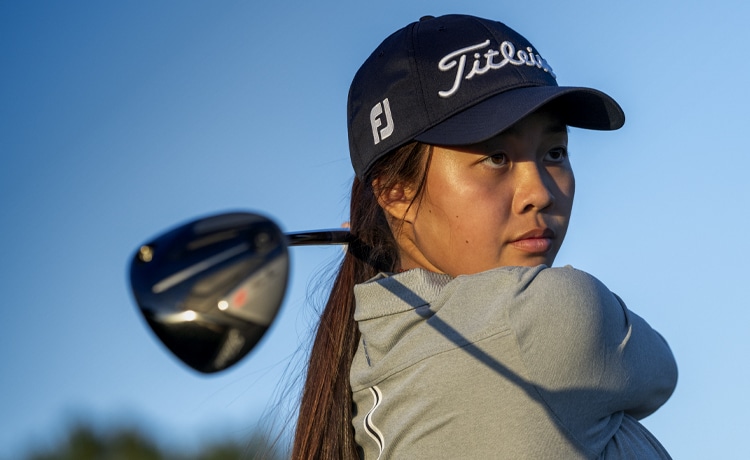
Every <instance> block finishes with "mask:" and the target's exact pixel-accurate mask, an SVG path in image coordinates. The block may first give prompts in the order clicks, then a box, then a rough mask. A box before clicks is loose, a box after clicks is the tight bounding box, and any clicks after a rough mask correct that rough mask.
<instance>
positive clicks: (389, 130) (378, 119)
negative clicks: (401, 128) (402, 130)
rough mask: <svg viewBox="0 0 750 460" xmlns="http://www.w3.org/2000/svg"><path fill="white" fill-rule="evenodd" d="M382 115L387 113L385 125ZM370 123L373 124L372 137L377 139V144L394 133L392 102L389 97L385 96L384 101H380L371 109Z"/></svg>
mask: <svg viewBox="0 0 750 460" xmlns="http://www.w3.org/2000/svg"><path fill="white" fill-rule="evenodd" d="M382 115H385V125H383V117H382ZM370 125H372V137H373V139H374V140H375V145H377V144H378V143H380V141H382V140H383V139H385V138H386V137H388V136H390V135H391V134H393V117H392V116H391V104H390V103H389V102H388V98H385V99H384V100H383V102H378V103H377V104H375V106H374V107H373V108H372V110H370ZM381 126H382V128H381Z"/></svg>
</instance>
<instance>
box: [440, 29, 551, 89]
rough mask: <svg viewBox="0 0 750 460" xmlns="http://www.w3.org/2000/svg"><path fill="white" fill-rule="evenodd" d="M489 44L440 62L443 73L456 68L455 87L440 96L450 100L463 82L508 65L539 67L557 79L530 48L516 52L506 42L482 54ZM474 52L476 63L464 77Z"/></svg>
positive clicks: (446, 57)
mask: <svg viewBox="0 0 750 460" xmlns="http://www.w3.org/2000/svg"><path fill="white" fill-rule="evenodd" d="M489 44H490V41H489V40H486V41H484V42H482V43H478V44H476V45H471V46H467V47H466V48H461V49H460V50H456V51H454V52H452V53H449V54H446V55H445V56H444V57H443V59H441V60H440V62H439V63H438V69H440V70H441V71H443V72H447V71H449V70H451V69H453V68H454V67H456V77H455V79H454V80H453V87H452V88H451V89H449V90H447V91H439V92H438V94H439V95H440V97H444V98H448V97H451V96H453V95H454V94H456V91H458V88H459V87H461V81H462V80H470V79H471V78H473V77H474V76H476V75H484V74H485V73H487V72H488V71H490V70H497V69H502V68H503V67H505V66H506V65H508V64H511V65H514V66H529V67H537V68H539V69H542V70H544V71H545V72H548V73H549V74H550V75H552V77H553V78H555V74H554V72H552V67H550V66H549V64H547V61H545V60H544V59H543V58H542V57H541V56H539V55H538V54H535V53H534V49H533V48H531V47H530V46H528V47H526V50H518V51H516V46H515V45H514V44H513V43H511V42H509V41H507V40H506V41H504V42H502V43H501V44H500V49H499V50H494V49H490V50H487V52H485V53H484V54H480V53H479V51H480V50H482V49H484V48H487V47H488V46H489ZM472 51H474V63H473V64H472V65H471V70H469V72H468V73H466V75H464V72H465V70H466V56H468V55H469V54H471V52H472ZM498 56H501V57H502V60H498Z"/></svg>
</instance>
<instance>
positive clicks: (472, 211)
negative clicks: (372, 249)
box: [394, 112, 575, 276]
mask: <svg viewBox="0 0 750 460" xmlns="http://www.w3.org/2000/svg"><path fill="white" fill-rule="evenodd" d="M567 145H568V134H567V128H566V127H565V125H563V124H562V123H561V122H560V121H559V119H558V118H557V117H556V116H554V115H552V114H550V113H548V112H537V113H534V114H532V115H530V116H528V117H527V118H524V119H523V120H521V121H520V122H518V123H516V124H515V125H514V126H513V127H511V128H510V129H508V130H506V131H504V132H503V133H501V134H500V135H498V136H496V137H494V138H492V139H490V140H488V141H486V142H483V143H480V144H476V145H472V146H469V147H457V148H451V147H437V146H436V147H434V148H433V153H432V159H431V162H430V164H429V169H428V172H427V177H426V185H425V188H424V190H423V194H422V197H421V199H417V200H415V201H414V202H413V204H412V206H411V207H409V208H402V211H403V212H404V213H405V223H404V225H403V227H402V228H401V232H400V234H399V236H398V240H399V245H400V256H401V268H402V269H410V268H417V267H420V268H424V269H427V270H430V271H433V272H438V273H448V274H450V275H452V276H458V275H460V274H471V273H478V272H481V271H485V270H489V269H492V268H496V267H501V266H534V265H539V264H546V265H551V264H552V262H553V261H554V259H555V256H556V255H557V252H558V250H559V249H560V246H561V244H562V242H563V238H564V237H565V233H566V231H567V228H568V222H569V220H570V212H571V209H572V206H573V195H574V191H575V180H574V178H573V171H572V169H571V166H570V162H569V161H568V152H567ZM394 215H395V214H394ZM402 216H404V214H402Z"/></svg>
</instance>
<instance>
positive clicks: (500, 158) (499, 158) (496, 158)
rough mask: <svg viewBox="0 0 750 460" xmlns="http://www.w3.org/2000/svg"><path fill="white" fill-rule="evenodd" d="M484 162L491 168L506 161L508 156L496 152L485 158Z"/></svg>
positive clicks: (497, 166) (502, 164) (503, 164)
mask: <svg viewBox="0 0 750 460" xmlns="http://www.w3.org/2000/svg"><path fill="white" fill-rule="evenodd" d="M484 162H485V163H486V164H487V165H489V166H492V167H493V168H499V167H501V166H505V165H506V164H507V163H508V157H507V156H506V155H505V154H504V153H498V154H495V155H492V156H489V157H487V158H485V159H484Z"/></svg>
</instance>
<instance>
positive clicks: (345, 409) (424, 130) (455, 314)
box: [293, 15, 677, 459]
mask: <svg viewBox="0 0 750 460" xmlns="http://www.w3.org/2000/svg"><path fill="white" fill-rule="evenodd" d="M623 123H624V115H623V113H622V110H621V109H620V107H619V106H618V105H617V103H616V102H615V101H614V100H612V99H611V98H610V97H609V96H607V95H606V94H603V93H601V92H599V91H596V90H593V89H588V88H573V87H560V86H558V85H557V83H556V80H555V75H554V73H553V70H552V68H551V66H550V65H549V64H548V63H547V61H546V60H545V59H544V58H542V57H541V55H540V54H539V52H538V51H537V50H536V49H535V48H534V47H533V46H532V45H531V44H530V43H529V42H528V41H527V40H526V39H525V38H523V37H522V36H520V35H519V34H517V33H516V32H515V31H513V30H512V29H510V28H508V27H507V26H505V25H504V24H502V23H499V22H494V21H489V20H485V19H481V18H476V17H470V16H462V15H450V16H443V17H439V18H432V17H426V18H422V19H421V20H420V21H419V22H416V23H413V24H410V25H408V26H407V27H405V28H403V29H401V30H399V31H397V32H396V33H394V34H393V35H391V36H390V37H388V38H387V39H386V40H385V41H384V42H383V43H382V44H381V45H380V46H379V47H378V48H377V49H376V50H375V52H373V54H372V55H371V56H370V57H369V58H368V59H367V61H366V62H365V63H364V64H363V66H362V67H361V68H360V70H359V72H358V73H357V75H356V76H355V78H354V81H353V83H352V86H351V89H350V93H349V137H350V153H351V158H352V164H353V166H354V170H355V173H356V177H355V179H354V184H353V187H352V195H351V215H350V226H351V228H350V229H351V233H352V235H353V236H354V237H355V239H354V242H353V243H351V244H350V245H349V246H348V249H347V252H346V255H345V257H344V260H343V262H342V264H341V267H340V271H339V273H338V276H337V278H336V280H335V282H334V285H333V288H332V291H331V294H330V297H329V300H328V303H327V306H326V308H325V310H324V312H323V314H322V316H321V319H320V324H319V328H318V331H317V336H316V338H315V342H314V345H313V349H312V354H311V357H310V361H309V367H308V371H307V372H308V373H307V380H306V384H305V387H304V392H303V398H302V405H301V408H300V413H299V419H298V426H297V432H296V436H295V443H294V451H293V457H294V458H331V459H333V458H336V459H340V458H357V457H360V458H366V459H371V458H372V459H375V458H410V459H411V458H430V459H433V458H451V459H455V458H513V459H523V458H529V459H532V458H533V459H541V458H557V459H559V458H607V459H615V458H632V459H635V458H637V459H648V458H669V454H668V453H667V452H666V450H665V449H664V448H663V447H662V446H661V445H660V443H659V442H658V441H657V440H656V439H655V438H654V437H653V436H652V435H651V434H650V433H649V432H648V431H647V430H646V429H645V428H644V427H643V426H642V425H641V424H640V423H639V422H638V420H639V419H641V418H643V417H645V416H647V415H649V414H651V413H652V412H654V411H655V410H656V409H658V408H659V407H660V406H661V405H662V404H664V402H666V400H667V399H668V398H669V396H670V395H671V393H672V391H673V389H674V386H675V383H676V375H677V371H676V366H675V362H674V358H673V356H672V354H671V352H670V350H669V348H668V346H667V344H666V342H665V341H664V340H663V339H662V338H661V336H660V335H659V334H658V333H656V332H655V331H654V330H652V329H651V328H650V327H649V325H648V324H647V323H646V322H645V321H644V320H643V319H641V318H640V317H638V316H637V315H635V314H634V313H632V312H631V311H629V310H628V309H627V308H626V307H625V304H624V303H623V302H622V301H621V300H620V299H619V298H618V297H617V296H615V295H614V294H612V293H611V292H610V291H609V290H608V289H607V288H606V287H605V286H604V285H603V284H602V283H601V282H599V281H598V280H597V279H595V278H594V277H592V276H590V275H588V274H586V273H583V272H581V271H577V270H575V269H573V268H571V267H564V268H550V267H551V265H552V263H553V261H554V259H555V256H556V254H557V252H558V250H559V249H560V246H561V244H562V241H563V239H564V237H565V233H566V230H567V227H568V221H569V218H570V213H571V208H572V204H573V195H574V189H575V182H574V178H573V172H572V169H571V166H570V162H569V161H568V154H567V144H568V137H567V129H568V128H567V127H568V126H574V127H580V128H589V129H601V130H612V129H617V128H619V127H620V126H622V124H623Z"/></svg>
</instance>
